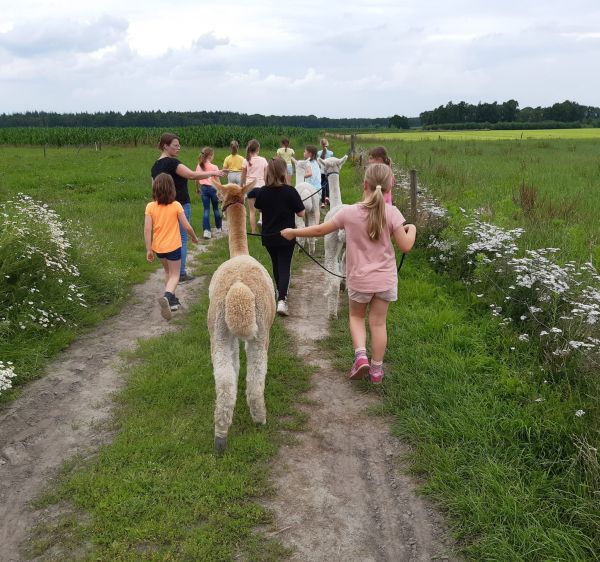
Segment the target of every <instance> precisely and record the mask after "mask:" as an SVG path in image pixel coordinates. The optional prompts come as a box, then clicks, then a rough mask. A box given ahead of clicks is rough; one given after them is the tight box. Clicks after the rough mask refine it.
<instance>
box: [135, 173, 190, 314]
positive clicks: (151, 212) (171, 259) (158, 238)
mask: <svg viewBox="0 0 600 562" xmlns="http://www.w3.org/2000/svg"><path fill="white" fill-rule="evenodd" d="M152 199H153V201H152V202H151V203H148V205H146V213H145V214H146V219H145V222H144V240H145V242H146V259H147V260H148V261H149V262H153V261H154V252H156V255H157V256H158V258H159V259H160V261H161V263H162V265H163V267H164V269H165V294H164V295H163V296H162V297H160V298H159V299H158V304H159V305H160V313H161V315H162V317H163V318H164V319H165V320H170V319H171V316H172V314H171V311H173V310H177V309H178V308H179V304H180V303H179V299H178V298H177V297H176V296H175V289H176V288H177V283H179V269H180V267H181V234H180V232H179V225H181V227H182V228H183V229H185V231H186V232H187V233H188V234H189V235H190V238H191V239H192V241H193V242H194V244H197V243H198V237H197V236H196V233H195V232H194V229H193V228H192V227H191V225H190V223H189V222H188V220H187V218H186V217H185V214H184V212H183V207H182V206H181V203H179V202H178V201H175V182H174V181H173V178H172V177H171V176H170V175H169V174H165V173H162V174H158V175H157V176H156V178H155V179H154V181H153V182H152Z"/></svg>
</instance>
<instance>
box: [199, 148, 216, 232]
mask: <svg viewBox="0 0 600 562" xmlns="http://www.w3.org/2000/svg"><path fill="white" fill-rule="evenodd" d="M214 156H215V151H214V150H213V149H212V148H210V146H205V147H204V148H203V149H202V152H201V153H200V155H199V156H198V166H196V171H197V172H216V173H218V172H219V168H218V167H217V166H215V164H213V163H212V161H213V158H214ZM213 178H214V179H218V176H216V175H215V176H211V177H208V178H203V179H201V180H198V186H197V187H196V193H198V195H200V196H201V197H202V207H204V216H203V217H202V228H203V229H204V238H206V239H209V238H211V237H212V232H211V230H210V206H211V204H212V208H213V214H214V216H215V228H216V231H217V234H220V233H221V227H222V219H221V213H219V199H218V198H217V190H216V189H215V187H214V186H213V184H212V183H211V181H212V180H213Z"/></svg>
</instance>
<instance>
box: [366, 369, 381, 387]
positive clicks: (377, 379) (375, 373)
mask: <svg viewBox="0 0 600 562" xmlns="http://www.w3.org/2000/svg"><path fill="white" fill-rule="evenodd" d="M369 377H370V379H371V382H372V383H373V384H380V383H381V381H383V367H381V366H380V365H375V366H372V367H371V369H369Z"/></svg>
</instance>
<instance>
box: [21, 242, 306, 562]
mask: <svg viewBox="0 0 600 562" xmlns="http://www.w3.org/2000/svg"><path fill="white" fill-rule="evenodd" d="M254 243H255V242H253V244H254ZM252 253H253V254H255V255H257V256H259V257H261V258H264V257H265V256H264V254H262V253H261V252H260V251H259V250H258V248H253V250H252ZM226 256H227V248H226V241H225V240H222V241H217V242H215V243H214V244H212V245H211V249H210V250H209V252H208V253H207V254H203V255H202V258H201V261H202V263H201V265H200V267H199V268H198V270H197V271H196V273H209V272H211V271H213V270H214V269H215V268H216V266H217V265H218V264H220V263H221V262H222V261H223V260H224V259H226ZM267 259H268V256H267ZM201 293H202V294H203V296H202V298H201V300H200V302H199V303H198V304H197V305H196V306H195V307H194V308H193V310H192V311H191V312H190V314H189V316H188V318H187V319H186V320H185V321H184V323H183V329H182V330H181V331H179V332H177V333H173V334H169V335H167V336H163V337H161V338H157V339H154V340H150V341H145V342H142V343H141V344H140V347H139V350H138V351H137V352H136V353H135V354H134V356H133V359H134V360H135V361H136V363H137V366H135V367H133V368H132V370H131V371H130V372H129V373H128V375H127V377H128V384H127V388H126V390H125V391H124V392H122V393H121V394H120V396H119V399H118V401H119V404H120V407H119V409H118V412H117V416H116V419H115V429H116V430H117V433H116V436H115V439H114V441H113V443H112V444H111V445H109V446H105V447H103V448H102V449H101V450H100V452H99V453H98V455H97V457H96V458H94V459H92V460H91V461H88V462H83V461H82V462H81V463H72V464H71V465H70V466H69V467H68V468H67V469H65V472H64V474H63V476H62V478H61V480H60V482H59V484H58V485H57V486H56V487H55V488H54V489H53V491H51V492H50V493H48V494H47V496H46V497H45V499H44V500H43V501H42V504H53V503H56V502H61V501H68V502H73V504H74V506H75V509H76V511H80V512H83V513H86V514H88V516H87V517H73V516H72V515H67V514H66V515H65V516H64V517H62V518H60V519H59V520H58V521H57V522H55V523H53V524H52V525H47V526H46V527H45V528H40V529H38V531H37V533H36V535H37V538H36V539H35V540H34V542H33V543H32V546H31V553H32V554H33V555H40V554H43V553H44V552H57V551H58V552H62V554H63V556H64V558H67V559H68V558H70V557H71V555H72V554H73V552H74V551H75V550H76V549H81V543H82V542H84V539H85V543H86V544H87V545H88V546H87V548H86V549H84V550H85V554H84V559H88V560H203V561H229V560H233V559H238V557H239V559H243V560H257V561H258V560H260V561H268V560H280V559H281V558H282V557H283V556H284V550H283V548H282V547H281V545H280V544H279V543H277V542H275V541H270V540H267V539H265V538H264V537H262V536H261V535H258V534H257V533H255V532H254V531H253V529H254V528H255V527H256V526H257V525H258V524H262V523H268V522H270V515H269V513H268V512H267V511H266V510H265V509H263V508H262V507H261V506H260V505H259V504H258V502H257V498H258V497H264V496H265V495H266V494H268V493H269V492H270V486H269V482H268V461H269V460H270V459H271V458H272V456H273V455H274V454H275V452H276V450H277V447H278V445H279V444H280V442H281V441H282V439H284V438H285V437H283V434H282V433H281V429H288V430H293V429H298V428H299V427H300V426H301V425H302V420H303V417H302V415H301V414H299V413H298V412H297V411H295V410H294V408H293V403H294V402H297V401H298V397H299V396H300V395H301V394H302V393H303V392H304V391H305V390H307V388H308V377H309V374H310V373H309V370H307V369H306V366H304V365H301V364H299V363H298V361H297V360H296V358H295V357H294V356H293V355H291V353H290V350H291V349H292V348H293V344H292V342H291V341H290V339H289V336H287V334H286V333H285V331H284V330H283V329H282V328H281V326H280V325H279V324H278V322H277V321H276V322H275V325H274V327H273V330H272V337H271V345H270V352H269V371H268V376H267V388H266V401H267V411H268V422H267V425H266V426H264V427H257V426H255V425H254V424H253V422H252V420H251V418H250V414H249V411H248V408H247V405H246V403H245V399H244V392H245V384H244V376H243V373H244V372H245V359H244V354H243V353H242V365H241V369H240V371H241V373H242V375H241V376H240V388H239V394H238V395H239V400H238V403H237V407H236V412H235V415H234V422H233V425H232V427H231V430H230V435H229V436H230V446H229V449H228V451H227V453H226V454H225V456H224V457H223V458H221V459H218V458H216V457H215V456H214V454H213V427H214V426H213V408H214V400H215V396H214V382H213V378H212V366H211V362H210V341H209V335H208V333H207V328H206V313H207V307H208V298H207V296H206V292H205V289H201Z"/></svg>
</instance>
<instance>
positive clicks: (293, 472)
mask: <svg viewBox="0 0 600 562" xmlns="http://www.w3.org/2000/svg"><path fill="white" fill-rule="evenodd" d="M322 287H323V276H322V272H321V271H320V270H319V269H318V268H316V266H313V265H310V266H307V267H305V268H304V269H303V271H302V272H301V274H300V275H297V276H295V277H294V278H293V284H292V288H291V290H290V296H289V299H290V312H291V315H290V317H289V318H288V319H287V320H286V321H285V325H286V328H287V329H288V330H289V331H290V333H292V334H293V336H294V338H295V339H296V342H297V351H298V353H299V355H300V356H301V357H303V358H304V359H305V360H307V361H308V362H309V363H312V364H314V365H316V366H317V367H318V372H317V373H316V374H315V375H314V376H313V378H312V388H311V390H310V391H309V393H308V396H307V398H308V400H309V401H310V404H311V405H310V406H308V407H305V408H304V410H305V411H306V412H307V413H308V414H309V422H308V431H307V432H306V433H301V434H300V435H299V436H298V443H297V444H295V445H292V446H284V447H282V448H281V449H280V452H279V454H278V456H277V458H276V460H275V461H274V471H275V487H276V490H277V494H276V496H275V497H274V498H273V499H270V500H268V501H267V502H265V505H266V506H267V507H269V508H271V509H273V510H274V512H275V514H276V525H275V527H274V528H272V529H270V530H268V531H267V535H269V534H275V533H276V534H277V538H278V539H279V540H281V541H282V542H283V543H284V544H285V545H286V546H289V547H291V548H293V549H294V551H295V554H294V555H293V556H292V558H291V560H294V561H310V562H319V561H327V562H334V561H344V562H353V561H356V562H369V561H378V562H379V561H390V562H391V561H394V562H403V561H411V562H412V561H425V560H427V561H429V560H456V559H457V558H456V557H454V556H453V555H452V554H451V549H450V548H449V546H448V545H449V544H451V543H450V541H448V539H447V532H446V530H445V528H444V525H443V521H442V519H441V517H440V516H439V515H436V513H435V511H434V509H433V508H432V507H431V506H430V505H428V504H427V502H426V501H425V500H424V499H423V498H421V497H419V496H418V495H417V494H416V492H415V488H416V484H415V482H414V481H413V480H412V479H411V478H409V477H407V476H406V475H403V474H401V473H400V472H399V470H398V468H399V465H400V463H401V462H402V458H403V456H405V454H406V452H407V451H406V448H405V447H404V446H403V445H402V444H401V443H400V442H399V441H398V440H397V439H395V438H393V437H392V436H391V435H390V431H389V421H388V420H385V419H384V418H381V417H374V416H369V415H367V409H368V408H369V406H372V405H376V404H378V403H380V399H379V398H378V397H377V395H376V394H375V393H372V392H369V393H365V392H361V390H360V385H358V386H357V385H356V383H351V382H350V381H348V380H347V379H346V376H345V374H343V373H339V372H336V371H335V370H334V369H333V367H332V365H331V363H330V361H329V360H328V359H327V358H326V357H324V355H325V354H324V353H323V351H322V350H320V348H319V346H318V344H317V343H316V340H318V339H320V338H322V337H324V336H325V335H326V334H327V329H328V321H327V316H326V313H327V306H326V302H325V300H324V299H323V298H322ZM320 301H322V302H320ZM350 359H351V358H350V357H349V360H350Z"/></svg>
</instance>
